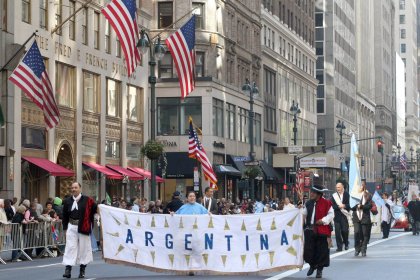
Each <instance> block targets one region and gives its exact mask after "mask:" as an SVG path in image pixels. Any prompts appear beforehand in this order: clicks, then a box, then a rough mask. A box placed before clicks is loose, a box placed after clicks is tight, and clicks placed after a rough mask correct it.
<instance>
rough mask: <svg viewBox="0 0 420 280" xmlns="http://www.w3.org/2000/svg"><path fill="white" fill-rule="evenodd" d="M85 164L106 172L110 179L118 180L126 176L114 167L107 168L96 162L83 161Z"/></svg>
mask: <svg viewBox="0 0 420 280" xmlns="http://www.w3.org/2000/svg"><path fill="white" fill-rule="evenodd" d="M83 164H84V165H86V166H88V167H90V168H93V169H95V170H96V171H98V172H100V173H102V174H104V175H105V176H106V177H107V178H109V179H117V180H121V179H123V178H124V176H123V175H121V174H119V173H117V172H115V171H113V170H112V169H109V168H106V167H105V166H103V165H100V164H97V163H95V162H83Z"/></svg>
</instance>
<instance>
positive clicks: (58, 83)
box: [55, 62, 76, 108]
mask: <svg viewBox="0 0 420 280" xmlns="http://www.w3.org/2000/svg"><path fill="white" fill-rule="evenodd" d="M55 70H56V78H55V96H56V98H57V103H58V104H59V105H62V106H66V107H70V108H74V93H75V92H76V87H75V84H76V71H75V68H74V67H71V66H68V65H66V64H62V63H59V62H56V64H55Z"/></svg>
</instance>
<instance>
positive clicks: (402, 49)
mask: <svg viewBox="0 0 420 280" xmlns="http://www.w3.org/2000/svg"><path fill="white" fill-rule="evenodd" d="M405 51H406V45H405V44H401V53H405Z"/></svg>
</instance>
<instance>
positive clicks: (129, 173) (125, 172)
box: [106, 164, 144, 180]
mask: <svg viewBox="0 0 420 280" xmlns="http://www.w3.org/2000/svg"><path fill="white" fill-rule="evenodd" d="M106 167H108V168H110V169H112V170H114V171H116V172H118V173H120V174H122V175H124V176H128V179H130V180H143V179H144V177H143V176H141V175H140V174H137V173H136V172H133V171H131V170H128V169H125V168H124V167H121V166H118V165H110V164H107V165H106Z"/></svg>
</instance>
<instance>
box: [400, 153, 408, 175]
mask: <svg viewBox="0 0 420 280" xmlns="http://www.w3.org/2000/svg"><path fill="white" fill-rule="evenodd" d="M400 167H401V168H402V169H404V171H407V156H406V155H405V152H404V153H403V154H402V156H400Z"/></svg>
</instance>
